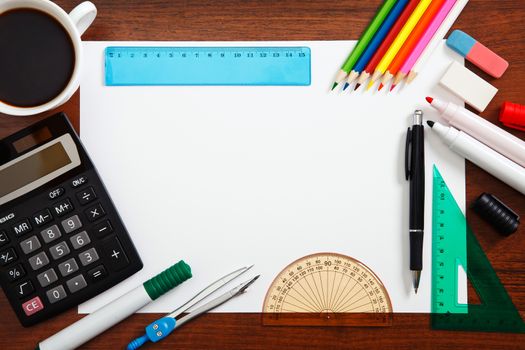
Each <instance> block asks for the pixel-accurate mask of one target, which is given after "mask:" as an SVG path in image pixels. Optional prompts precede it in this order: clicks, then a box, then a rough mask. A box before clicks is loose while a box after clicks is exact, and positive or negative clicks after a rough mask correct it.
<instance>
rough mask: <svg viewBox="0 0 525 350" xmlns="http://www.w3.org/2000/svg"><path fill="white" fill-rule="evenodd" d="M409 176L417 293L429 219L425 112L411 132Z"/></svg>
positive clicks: (407, 151)
mask: <svg viewBox="0 0 525 350" xmlns="http://www.w3.org/2000/svg"><path fill="white" fill-rule="evenodd" d="M405 176H406V179H407V180H408V181H410V213H409V225H408V232H409V235H410V270H411V271H412V277H413V283H414V291H415V292H416V293H417V289H418V288H419V280H420V278H421V270H422V269H423V228H424V221H425V220H424V219H425V139H424V134H423V112H422V111H420V110H416V111H415V112H414V122H413V125H412V129H411V128H408V131H407V139H406V149H405Z"/></svg>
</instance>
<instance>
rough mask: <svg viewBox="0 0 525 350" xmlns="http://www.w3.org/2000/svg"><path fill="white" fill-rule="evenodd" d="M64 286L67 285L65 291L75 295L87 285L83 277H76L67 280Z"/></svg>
mask: <svg viewBox="0 0 525 350" xmlns="http://www.w3.org/2000/svg"><path fill="white" fill-rule="evenodd" d="M66 285H67V289H69V291H70V292H71V293H76V292H78V291H79V290H81V289H83V288H86V286H87V283H86V280H85V279H84V276H82V275H78V276H76V277H73V278H72V279H70V280H68V281H67V282H66Z"/></svg>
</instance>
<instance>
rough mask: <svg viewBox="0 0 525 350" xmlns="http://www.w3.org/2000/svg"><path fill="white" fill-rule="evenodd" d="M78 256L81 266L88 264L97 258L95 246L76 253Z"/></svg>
mask: <svg viewBox="0 0 525 350" xmlns="http://www.w3.org/2000/svg"><path fill="white" fill-rule="evenodd" d="M78 258H79V259H80V263H81V264H82V266H88V265H89V264H92V263H94V262H95V261H97V260H98V259H99V257H98V253H97V251H96V250H95V248H91V249H88V250H86V251H85V252H83V253H80V254H78Z"/></svg>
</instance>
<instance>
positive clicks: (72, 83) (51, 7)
mask: <svg viewBox="0 0 525 350" xmlns="http://www.w3.org/2000/svg"><path fill="white" fill-rule="evenodd" d="M17 8H32V9H36V10H39V11H41V12H45V13H47V14H48V15H50V16H51V17H53V18H55V19H56V20H57V21H58V22H59V23H60V24H62V26H63V27H64V28H65V29H66V31H67V33H68V34H69V37H70V38H71V42H72V43H73V48H74V50H75V66H74V68H73V74H72V75H71V78H70V80H69V83H68V84H67V85H66V87H65V88H64V90H62V92H61V93H60V94H58V96H56V97H55V98H54V99H52V100H51V101H48V102H46V103H44V104H42V105H40V106H34V107H17V106H12V105H8V104H6V103H3V102H2V101H0V113H5V114H9V115H16V116H26V115H34V114H38V113H42V112H46V111H49V110H51V109H53V108H56V107H58V106H60V105H62V104H64V103H65V102H67V101H68V100H69V99H70V98H71V96H73V94H74V93H75V91H77V89H78V87H79V85H80V69H81V67H82V41H81V39H80V36H81V35H82V34H83V33H84V32H85V31H86V30H87V29H88V28H89V26H90V25H91V23H93V21H94V20H95V17H96V16H97V8H96V7H95V5H93V3H91V2H89V1H85V2H83V3H81V4H80V5H78V6H77V7H75V8H74V9H73V11H71V13H70V14H69V15H68V14H67V13H66V12H65V11H64V10H62V8H60V7H59V6H58V5H56V4H55V3H53V2H51V1H49V0H0V15H1V14H2V13H4V12H5V11H8V10H13V9H17ZM0 50H1V48H0Z"/></svg>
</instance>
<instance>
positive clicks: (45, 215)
mask: <svg viewBox="0 0 525 350" xmlns="http://www.w3.org/2000/svg"><path fill="white" fill-rule="evenodd" d="M52 220H53V215H51V212H50V211H49V209H44V210H42V211H39V212H38V213H36V214H35V215H34V216H33V223H34V224H35V225H36V226H42V225H45V224H47V223H48V222H51V221H52Z"/></svg>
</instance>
